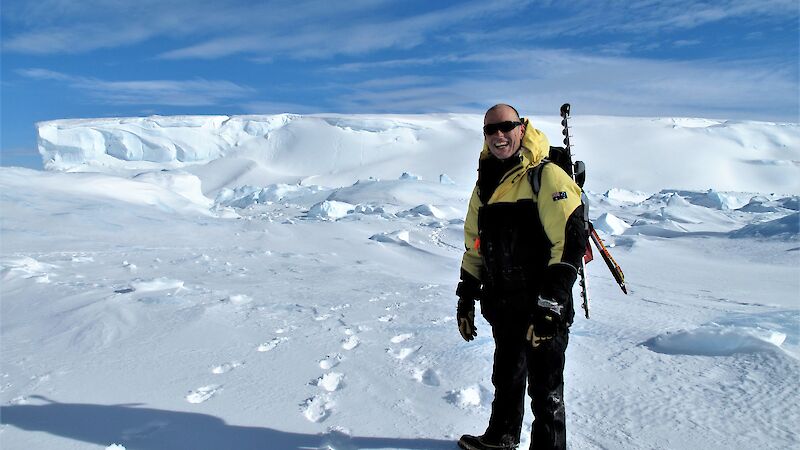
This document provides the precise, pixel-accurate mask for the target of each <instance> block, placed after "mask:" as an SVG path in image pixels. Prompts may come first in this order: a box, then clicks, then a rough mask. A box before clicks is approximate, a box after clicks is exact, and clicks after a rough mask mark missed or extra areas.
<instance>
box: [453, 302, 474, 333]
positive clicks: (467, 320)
mask: <svg viewBox="0 0 800 450" xmlns="http://www.w3.org/2000/svg"><path fill="white" fill-rule="evenodd" d="M456 320H457V321H458V332H459V333H461V337H463V338H464V340H465V341H467V342H469V341H471V340H473V339H475V336H477V335H478V331H477V329H476V328H475V300H467V299H465V298H460V299H458V308H457V309H456Z"/></svg>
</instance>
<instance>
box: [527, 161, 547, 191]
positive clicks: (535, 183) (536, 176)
mask: <svg viewBox="0 0 800 450" xmlns="http://www.w3.org/2000/svg"><path fill="white" fill-rule="evenodd" d="M549 162H551V161H550V160H549V159H547V158H544V159H543V160H542V161H541V162H540V163H539V164H537V165H536V167H534V168H533V169H531V170H529V171H528V181H529V182H530V183H531V188H532V189H533V194H534V195H536V198H539V190H541V189H542V169H544V166H545V164H547V163H549Z"/></svg>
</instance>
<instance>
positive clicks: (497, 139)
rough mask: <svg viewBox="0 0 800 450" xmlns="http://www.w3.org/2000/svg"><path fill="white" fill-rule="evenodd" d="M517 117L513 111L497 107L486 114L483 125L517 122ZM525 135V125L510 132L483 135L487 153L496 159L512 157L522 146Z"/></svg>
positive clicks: (500, 131) (498, 131) (499, 131)
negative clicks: (490, 153) (487, 148)
mask: <svg viewBox="0 0 800 450" xmlns="http://www.w3.org/2000/svg"><path fill="white" fill-rule="evenodd" d="M519 121H520V120H519V117H517V114H516V113H515V112H514V110H513V109H511V108H508V107H499V108H496V109H494V110H491V111H489V112H487V113H486V117H484V119H483V124H484V125H490V124H496V123H501V122H519ZM523 135H525V125H519V126H516V127H514V128H513V129H511V130H510V131H505V132H504V131H502V130H497V131H495V132H494V133H492V134H486V133H485V132H484V133H483V137H484V140H485V141H486V145H487V146H488V147H489V151H490V152H492V154H493V155H494V156H495V158H497V159H507V158H509V157H511V156H512V155H514V154H515V153H516V152H517V150H519V148H520V146H521V145H522V136H523Z"/></svg>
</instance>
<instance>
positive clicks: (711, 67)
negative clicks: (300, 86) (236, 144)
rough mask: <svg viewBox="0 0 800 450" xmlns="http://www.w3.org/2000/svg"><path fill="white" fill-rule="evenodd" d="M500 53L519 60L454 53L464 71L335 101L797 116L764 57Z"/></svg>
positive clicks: (366, 106)
mask: <svg viewBox="0 0 800 450" xmlns="http://www.w3.org/2000/svg"><path fill="white" fill-rule="evenodd" d="M502 57H503V58H505V59H508V58H511V59H513V60H515V61H520V63H519V64H515V65H514V67H513V69H509V68H507V67H503V68H502V70H498V69H497V68H496V66H497V64H496V61H497V60H498V56H497V55H496V54H494V53H485V54H475V55H470V56H453V57H452V58H451V60H453V61H460V62H463V61H470V62H471V65H470V68H469V70H468V71H457V70H452V71H448V76H447V77H446V78H444V77H443V78H440V79H432V80H430V83H429V84H427V85H423V86H419V85H413V86H408V87H405V86H402V85H401V86H398V87H397V89H391V90H377V89H366V88H365V89H360V88H359V86H352V88H353V91H351V92H348V94H347V95H346V96H344V97H343V98H341V99H337V100H336V101H337V104H342V105H345V106H346V107H347V108H350V109H351V110H360V111H370V110H372V111H376V112H380V111H382V112H435V111H463V110H470V109H472V110H473V112H474V111H475V110H479V109H481V108H483V107H484V105H492V104H495V103H497V102H501V101H504V102H509V103H512V104H515V105H519V107H520V109H523V110H525V111H527V113H549V112H552V111H557V108H558V106H559V105H561V104H562V103H564V102H566V101H569V102H572V103H574V104H575V105H576V107H577V108H580V110H581V112H582V113H583V114H612V115H649V116H673V115H679V116H708V115H715V116H717V117H720V118H742V119H744V118H749V119H758V118H760V119H764V120H785V121H794V120H796V111H797V108H798V100H797V99H798V85H797V83H796V80H795V79H794V78H793V75H792V71H791V70H790V68H789V66H788V64H787V65H786V67H785V68H784V70H779V69H777V70H776V68H775V65H774V64H765V63H764V61H739V62H721V61H717V60H700V61H691V62H689V61H659V60H650V59H642V58H629V57H619V56H602V55H589V54H584V53H579V52H574V51H569V50H547V49H539V50H526V51H519V52H511V53H505V54H504V55H502ZM419 62H420V61H416V60H415V61H412V63H419ZM376 64H378V65H380V62H378V63H376ZM392 64H401V62H400V61H396V60H395V61H392ZM380 80H381V79H380V78H376V81H375V82H376V83H378V82H379V81H380ZM369 84H370V83H362V86H361V87H363V86H367V87H368V86H369ZM477 105H480V106H477Z"/></svg>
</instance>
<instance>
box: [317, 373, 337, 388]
mask: <svg viewBox="0 0 800 450" xmlns="http://www.w3.org/2000/svg"><path fill="white" fill-rule="evenodd" d="M343 379H344V374H341V373H336V372H330V373H326V374H325V375H323V376H321V377H319V378H317V380H316V383H315V384H316V385H317V386H319V387H321V388H322V389H324V390H326V391H328V392H333V391H337V390H339V387H340V386H341V385H342V380H343Z"/></svg>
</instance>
